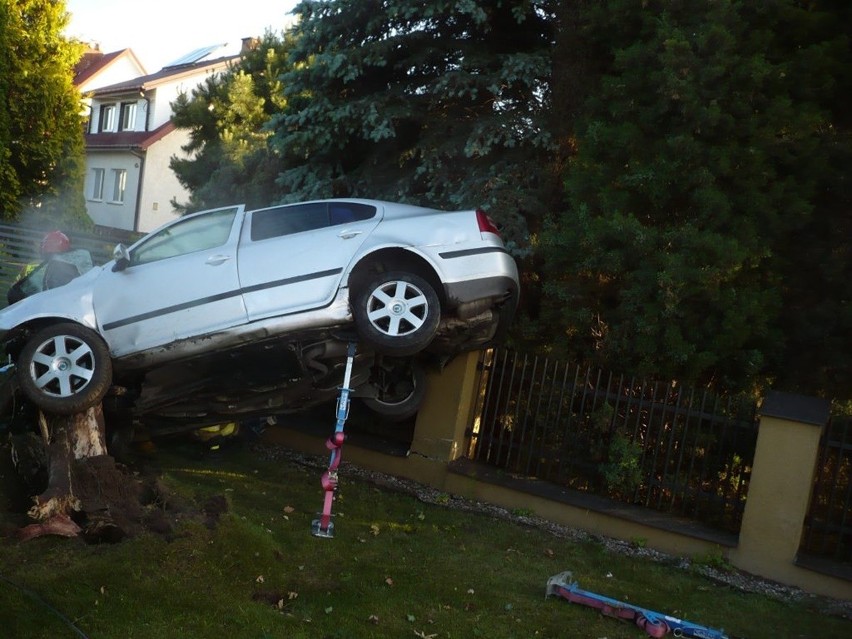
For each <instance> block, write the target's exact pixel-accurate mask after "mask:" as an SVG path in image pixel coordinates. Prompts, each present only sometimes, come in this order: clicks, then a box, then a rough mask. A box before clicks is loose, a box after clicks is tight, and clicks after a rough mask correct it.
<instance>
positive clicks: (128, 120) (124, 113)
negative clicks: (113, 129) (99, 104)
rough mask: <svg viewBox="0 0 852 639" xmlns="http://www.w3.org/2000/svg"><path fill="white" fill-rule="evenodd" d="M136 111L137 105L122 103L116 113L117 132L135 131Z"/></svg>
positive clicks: (134, 103)
mask: <svg viewBox="0 0 852 639" xmlns="http://www.w3.org/2000/svg"><path fill="white" fill-rule="evenodd" d="M136 109H137V103H136V102H135V101H134V102H122V103H121V106H120V107H119V113H118V130H119V131H135V130H136Z"/></svg>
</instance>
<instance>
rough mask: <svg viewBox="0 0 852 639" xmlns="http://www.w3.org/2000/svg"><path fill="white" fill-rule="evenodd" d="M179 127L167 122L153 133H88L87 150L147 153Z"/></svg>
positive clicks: (86, 137)
mask: <svg viewBox="0 0 852 639" xmlns="http://www.w3.org/2000/svg"><path fill="white" fill-rule="evenodd" d="M176 128H177V127H176V126H175V125H174V124H172V123H171V122H166V123H165V124H163V125H162V126H159V127H157V128H156V129H154V130H153V131H119V132H117V133H87V134H86V135H85V136H84V137H85V140H86V150H88V151H96V150H105V151H106V150H116V149H134V150H139V151H147V150H148V148H149V147H150V146H151V145H152V144H154V143H155V142H158V141H160V140H162V139H163V138H164V137H166V136H167V135H168V134H169V133H171V132H172V131H174V130H175V129H176Z"/></svg>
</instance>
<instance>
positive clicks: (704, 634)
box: [545, 571, 736, 639]
mask: <svg viewBox="0 0 852 639" xmlns="http://www.w3.org/2000/svg"><path fill="white" fill-rule="evenodd" d="M551 595H555V596H557V597H562V598H563V599H567V600H568V601H569V602H571V603H576V604H581V605H583V606H589V607H590V608H595V609H596V610H599V611H600V612H601V614H604V615H606V616H608V617H615V618H616V619H625V620H627V621H632V622H634V623H635V624H636V625H637V626H639V627H640V628H641V629H642V630H644V631H645V632H646V633H647V634H648V635H649V636H651V637H664V636H666V635H667V634H669V633H671V634H673V635H674V636H675V637H695V638H697V639H736V638H735V637H731V636H729V635H726V634H725V631H724V630H714V629H713V628H707V627H706V626H701V625H698V624H697V623H691V622H689V621H684V620H683V619H678V618H676V617H670V616H669V615H665V614H663V613H660V612H654V611H653V610H648V609H647V608H640V607H639V606H634V605H631V604H628V603H625V602H623V601H616V600H615V599H610V598H609V597H604V596H603V595H599V594H597V593H594V592H589V591H588V590H582V589H581V588H580V585H579V584H578V583H577V582H576V581H574V580H573V579H572V575H571V573H570V572H569V571H566V572H561V573H559V574H558V575H554V576H553V577H551V578H550V579H548V580H547V592H546V593H545V596H546V597H549V596H551Z"/></svg>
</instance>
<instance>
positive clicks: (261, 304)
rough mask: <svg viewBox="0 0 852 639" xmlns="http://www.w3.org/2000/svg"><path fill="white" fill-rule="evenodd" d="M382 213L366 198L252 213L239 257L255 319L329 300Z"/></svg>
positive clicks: (248, 304) (242, 281) (249, 307)
mask: <svg viewBox="0 0 852 639" xmlns="http://www.w3.org/2000/svg"><path fill="white" fill-rule="evenodd" d="M380 217H381V211H380V210H379V208H378V207H377V206H374V205H372V204H365V203H361V202H328V201H325V202H310V203H306V204H292V205H288V206H279V207H274V208H269V209H261V210H258V211H250V212H249V213H247V214H246V223H245V224H244V226H243V232H242V238H241V240H240V251H239V258H238V265H239V276H240V285H241V287H242V290H243V299H244V301H245V307H246V313H247V315H248V319H249V321H254V320H259V319H264V318H267V317H274V316H278V315H286V314H289V313H298V312H301V311H305V310H309V309H312V308H318V307H322V306H325V305H326V304H329V303H330V302H331V301H332V300H333V299H334V296H335V294H336V293H337V290H338V288H339V286H340V281H341V278H342V277H343V271H344V270H345V268H346V267H347V265H348V264H349V263H350V262H351V261H352V259H353V257H354V256H355V254H356V253H357V251H358V249H359V248H360V246H361V245H362V244H363V243H364V240H365V238H366V237H367V236H368V235H369V234H370V232H371V231H372V230H373V229H374V228H376V225H377V224H378V223H379V220H380Z"/></svg>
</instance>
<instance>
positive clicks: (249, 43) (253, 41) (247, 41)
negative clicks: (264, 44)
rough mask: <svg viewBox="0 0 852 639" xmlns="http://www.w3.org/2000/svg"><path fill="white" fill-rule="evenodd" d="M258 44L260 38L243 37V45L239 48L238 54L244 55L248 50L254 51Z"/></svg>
mask: <svg viewBox="0 0 852 639" xmlns="http://www.w3.org/2000/svg"><path fill="white" fill-rule="evenodd" d="M259 46H260V38H256V37H252V38H243V46H242V47H241V48H240V55H245V54H246V53H249V52H250V51H254V50H255V49H257V48H258V47H259Z"/></svg>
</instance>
